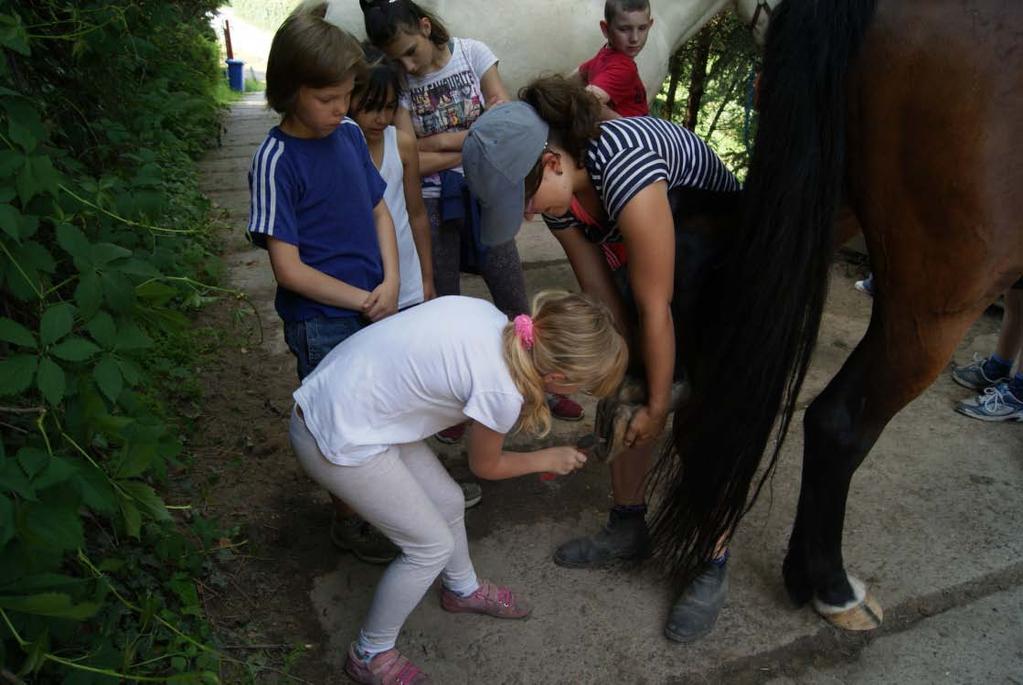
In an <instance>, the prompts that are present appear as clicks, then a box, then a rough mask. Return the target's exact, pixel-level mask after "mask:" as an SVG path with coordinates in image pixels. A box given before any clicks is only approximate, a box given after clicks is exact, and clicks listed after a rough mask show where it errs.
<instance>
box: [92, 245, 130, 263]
mask: <svg viewBox="0 0 1023 685" xmlns="http://www.w3.org/2000/svg"><path fill="white" fill-rule="evenodd" d="M131 255H132V252H131V250H126V249H124V248H123V247H121V246H120V245H114V244H113V243H96V244H94V245H93V246H92V261H93V263H95V264H96V266H100V267H102V266H106V265H107V264H109V263H110V262H113V261H115V260H118V259H124V258H125V257H130V256H131Z"/></svg>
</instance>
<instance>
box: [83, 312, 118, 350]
mask: <svg viewBox="0 0 1023 685" xmlns="http://www.w3.org/2000/svg"><path fill="white" fill-rule="evenodd" d="M85 328H86V329H87V330H88V331H89V333H90V334H91V335H92V337H93V339H94V340H95V341H96V342H98V343H99V344H100V345H102V346H103V347H104V348H105V349H108V350H112V349H114V347H116V346H117V326H115V325H114V317H112V316H110V314H108V313H107V312H100V313H99V314H97V315H96V316H94V317H92V319H91V320H90V321H89V323H87V324H85Z"/></svg>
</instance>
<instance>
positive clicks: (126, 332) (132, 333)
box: [117, 323, 153, 350]
mask: <svg viewBox="0 0 1023 685" xmlns="http://www.w3.org/2000/svg"><path fill="white" fill-rule="evenodd" d="M152 346H153V341H152V339H151V338H150V337H149V336H148V335H146V334H145V333H143V332H142V329H141V328H139V327H138V326H137V325H135V324H133V323H129V324H128V325H126V326H123V327H122V328H121V329H120V330H119V331H117V349H119V350H144V349H146V348H148V347H152Z"/></svg>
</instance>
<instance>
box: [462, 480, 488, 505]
mask: <svg viewBox="0 0 1023 685" xmlns="http://www.w3.org/2000/svg"><path fill="white" fill-rule="evenodd" d="M458 487H460V488H462V496H463V497H464V498H465V508H466V509H472V508H473V507H475V506H476V505H477V504H479V503H480V502H482V501H483V488H481V487H480V484H479V483H473V482H472V481H469V480H460V481H458Z"/></svg>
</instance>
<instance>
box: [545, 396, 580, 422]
mask: <svg viewBox="0 0 1023 685" xmlns="http://www.w3.org/2000/svg"><path fill="white" fill-rule="evenodd" d="M547 406H548V407H550V408H551V416H553V417H554V418H556V419H561V420H562V421H579V420H581V419H582V418H583V405H581V404H579V403H578V402H576V401H575V400H573V399H570V398H568V397H565V396H564V395H558V394H557V393H551V394H550V395H548V396H547Z"/></svg>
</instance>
